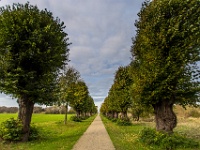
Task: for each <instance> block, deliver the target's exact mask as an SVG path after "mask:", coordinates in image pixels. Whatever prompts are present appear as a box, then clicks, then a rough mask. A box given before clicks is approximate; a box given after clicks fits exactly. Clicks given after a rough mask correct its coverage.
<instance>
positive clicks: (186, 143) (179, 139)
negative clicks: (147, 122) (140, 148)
mask: <svg viewBox="0 0 200 150" xmlns="http://www.w3.org/2000/svg"><path fill="white" fill-rule="evenodd" d="M139 141H141V142H142V143H144V144H147V145H152V146H153V145H154V146H159V147H161V148H162V149H166V150H172V149H175V148H198V147H199V143H198V142H196V141H193V140H192V139H189V138H186V137H184V136H181V135H179V134H177V133H174V134H171V135H169V134H167V133H162V132H157V131H156V130H154V129H150V128H145V129H143V130H142V132H141V133H140V135H139Z"/></svg>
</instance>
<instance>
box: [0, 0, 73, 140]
mask: <svg viewBox="0 0 200 150" xmlns="http://www.w3.org/2000/svg"><path fill="white" fill-rule="evenodd" d="M64 29H65V26H64V23H63V22H61V21H60V19H59V18H54V17H53V14H52V13H51V12H49V11H47V10H46V9H45V10H39V9H38V8H37V6H32V5H30V4H29V3H26V4H24V5H23V4H13V5H12V6H6V7H1V8H0V58H1V60H0V65H1V66H0V73H1V75H0V77H1V78H0V91H1V92H4V93H6V94H10V95H12V96H13V97H15V98H17V99H18V103H19V115H18V116H19V119H20V120H21V121H22V123H23V138H22V141H27V140H28V137H29V132H30V122H31V117H32V112H33V107H34V104H35V103H38V104H49V103H50V102H51V101H53V100H55V99H54V97H53V96H54V94H53V91H54V89H55V86H56V84H57V82H56V78H57V76H58V72H59V70H60V69H62V66H63V65H64V64H65V63H67V61H68V54H69V49H68V45H69V43H68V42H67V41H68V38H67V34H66V33H65V32H64Z"/></svg>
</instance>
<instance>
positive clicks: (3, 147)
mask: <svg viewBox="0 0 200 150" xmlns="http://www.w3.org/2000/svg"><path fill="white" fill-rule="evenodd" d="M71 116H72V115H69V117H68V118H70V117H71ZM11 117H14V118H16V117H17V114H0V123H1V122H3V121H5V120H6V119H8V118H11ZM94 118H95V116H92V117H91V118H89V119H87V120H84V121H83V122H73V121H70V119H69V120H68V123H67V125H64V123H63V119H64V115H60V114H59V115H58V114H55V115H54V114H33V117H32V124H34V125H35V126H36V127H37V128H38V129H39V132H40V135H41V137H40V139H38V140H36V141H31V142H28V143H3V142H0V150H39V149H41V150H71V149H72V147H73V145H74V144H75V143H76V142H77V140H78V139H79V137H80V136H81V135H82V134H83V133H84V132H85V131H86V129H87V128H88V126H89V125H90V124H91V122H92V121H93V119H94Z"/></svg>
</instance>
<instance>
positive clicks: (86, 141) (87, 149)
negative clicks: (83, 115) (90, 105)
mask: <svg viewBox="0 0 200 150" xmlns="http://www.w3.org/2000/svg"><path fill="white" fill-rule="evenodd" d="M73 150H115V148H114V146H113V143H112V141H111V139H110V137H109V135H108V133H107V131H106V129H105V127H104V124H103V122H102V121H101V117H100V116H99V115H98V116H97V117H96V118H95V119H94V121H93V122H92V124H91V125H90V126H89V128H88V129H87V130H86V132H85V133H84V134H83V135H82V137H81V138H80V139H79V140H78V142H77V143H76V144H75V145H74V147H73Z"/></svg>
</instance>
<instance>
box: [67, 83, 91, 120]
mask: <svg viewBox="0 0 200 150" xmlns="http://www.w3.org/2000/svg"><path fill="white" fill-rule="evenodd" d="M72 93H73V100H72V101H71V102H70V106H71V107H72V108H73V109H74V110H75V111H76V114H77V117H78V118H79V117H80V115H81V113H82V112H83V110H84V105H85V102H86V101H87V98H88V95H89V91H88V87H87V85H86V84H85V82H84V81H82V80H78V81H77V82H76V83H74V84H73V88H72Z"/></svg>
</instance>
